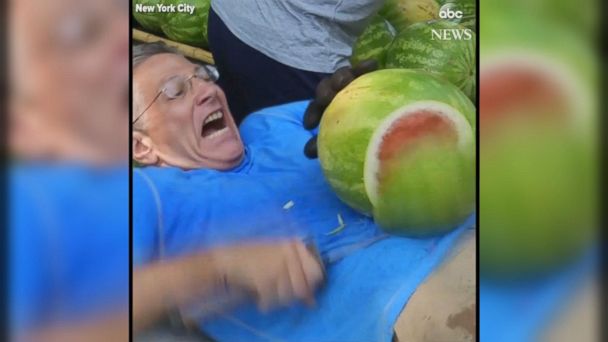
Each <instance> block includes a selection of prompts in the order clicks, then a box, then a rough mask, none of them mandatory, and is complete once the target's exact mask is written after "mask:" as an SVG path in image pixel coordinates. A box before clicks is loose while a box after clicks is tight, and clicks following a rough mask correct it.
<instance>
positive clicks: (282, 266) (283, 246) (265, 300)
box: [211, 240, 324, 310]
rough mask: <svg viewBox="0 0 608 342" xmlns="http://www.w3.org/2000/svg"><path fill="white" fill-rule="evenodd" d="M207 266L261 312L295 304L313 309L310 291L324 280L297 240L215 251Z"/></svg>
mask: <svg viewBox="0 0 608 342" xmlns="http://www.w3.org/2000/svg"><path fill="white" fill-rule="evenodd" d="M211 264H212V266H213V267H214V269H216V270H217V272H219V273H220V274H221V275H222V277H223V279H224V281H225V285H226V286H227V287H228V290H229V291H232V290H233V289H234V290H237V291H244V292H246V293H248V294H251V295H252V296H253V298H254V299H255V301H256V303H257V304H258V307H259V308H260V309H261V310H269V309H271V308H273V307H277V306H284V305H288V304H290V303H292V302H293V301H295V300H301V301H303V302H305V303H307V304H308V305H313V304H314V291H315V290H316V289H317V288H318V287H319V286H320V285H321V284H322V282H323V280H324V273H323V266H322V265H321V264H320V263H319V261H318V259H317V258H316V257H315V255H313V254H312V253H311V252H310V251H309V250H308V249H307V248H306V246H305V245H304V244H303V243H302V242H301V241H298V240H288V241H283V242H258V243H251V244H247V245H240V246H234V247H228V248H222V249H217V250H215V251H213V252H212V253H211Z"/></svg>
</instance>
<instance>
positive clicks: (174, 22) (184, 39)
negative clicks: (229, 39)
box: [161, 0, 211, 48]
mask: <svg viewBox="0 0 608 342" xmlns="http://www.w3.org/2000/svg"><path fill="white" fill-rule="evenodd" d="M165 4H168V5H170V4H174V5H176V6H177V5H178V4H188V5H194V6H196V9H195V10H194V14H192V15H191V14H189V13H180V12H171V13H166V19H165V20H164V21H163V24H162V26H161V28H162V31H163V33H164V34H165V35H166V36H167V37H168V38H169V39H171V40H174V41H177V42H180V43H183V44H186V45H191V46H197V47H202V48H206V47H207V46H208V40H207V24H208V23H207V21H208V17H209V8H210V5H211V0H165Z"/></svg>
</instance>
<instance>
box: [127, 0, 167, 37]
mask: <svg viewBox="0 0 608 342" xmlns="http://www.w3.org/2000/svg"><path fill="white" fill-rule="evenodd" d="M165 2H166V1H165V0H133V1H132V2H131V5H132V6H133V17H134V18H135V20H136V21H137V22H138V23H139V25H141V27H143V28H144V30H146V31H148V32H151V33H161V32H162V30H161V25H162V22H163V20H164V17H165V13H158V9H157V7H156V5H157V4H163V3H165ZM137 5H141V6H152V8H154V11H153V12H143V11H140V12H138V11H136V9H137Z"/></svg>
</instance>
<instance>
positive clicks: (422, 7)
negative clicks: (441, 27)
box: [378, 0, 439, 32]
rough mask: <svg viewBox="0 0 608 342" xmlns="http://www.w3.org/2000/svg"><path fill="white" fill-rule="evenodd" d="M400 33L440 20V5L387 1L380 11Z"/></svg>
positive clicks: (424, 0) (430, 0)
mask: <svg viewBox="0 0 608 342" xmlns="http://www.w3.org/2000/svg"><path fill="white" fill-rule="evenodd" d="M378 14H380V15H381V16H382V17H383V18H385V19H386V20H388V21H389V22H390V23H391V25H393V27H395V29H396V30H397V32H400V31H402V30H404V29H406V28H407V27H408V26H410V25H412V24H414V23H417V22H423V21H428V20H433V19H438V18H439V4H437V2H436V1H435V0H385V1H384V5H383V6H382V7H381V8H380V10H379V11H378Z"/></svg>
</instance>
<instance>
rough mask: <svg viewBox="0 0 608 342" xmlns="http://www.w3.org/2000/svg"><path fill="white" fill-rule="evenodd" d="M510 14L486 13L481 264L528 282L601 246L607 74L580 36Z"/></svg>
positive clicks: (490, 273) (487, 272)
mask: <svg viewBox="0 0 608 342" xmlns="http://www.w3.org/2000/svg"><path fill="white" fill-rule="evenodd" d="M509 6H511V5H510V4H505V5H504V6H503V7H500V8H490V7H488V6H483V7H481V9H483V10H484V13H483V15H482V16H483V17H484V18H486V19H488V20H482V21H480V25H481V28H480V29H481V31H482V32H484V39H483V40H481V44H480V52H481V56H482V57H481V60H480V62H481V66H480V122H481V124H482V130H481V134H482V135H481V144H482V146H483V148H482V149H481V154H480V156H479V157H480V170H481V172H480V199H479V201H480V215H479V220H480V227H481V229H480V231H479V241H480V242H479V244H480V249H479V264H480V269H481V272H482V275H483V276H484V277H501V278H521V277H529V276H532V275H537V274H539V273H540V274H545V273H547V272H551V271H554V270H556V269H560V268H563V267H567V265H570V264H571V263H572V261H573V260H576V259H577V258H580V257H581V255H584V253H585V252H586V251H588V250H589V248H590V246H592V244H593V239H594V228H596V227H597V222H595V220H594V218H595V217H596V213H595V211H596V210H597V207H598V203H597V199H596V198H595V191H596V189H599V185H598V181H597V178H596V177H597V174H596V170H597V166H596V165H594V163H596V161H595V158H596V157H595V153H596V152H595V148H596V147H595V146H596V142H595V137H596V135H595V134H596V131H597V127H598V125H597V122H596V120H597V117H596V114H594V113H597V111H598V110H597V103H598V98H597V95H598V93H597V92H596V91H595V87H594V85H595V84H597V83H596V82H597V77H599V75H601V73H599V72H598V71H597V68H598V62H597V60H594V53H593V48H592V47H591V46H590V45H586V44H585V42H584V40H581V39H579V37H578V36H577V35H576V34H572V32H569V31H568V30H564V28H563V27H561V26H560V25H555V23H552V22H551V21H543V20H541V18H540V17H538V16H537V15H533V14H532V13H528V12H527V11H515V10H513V9H509V8H510V7H509ZM514 18H517V19H516V20H515V19H514ZM514 24H516V25H514Z"/></svg>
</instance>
